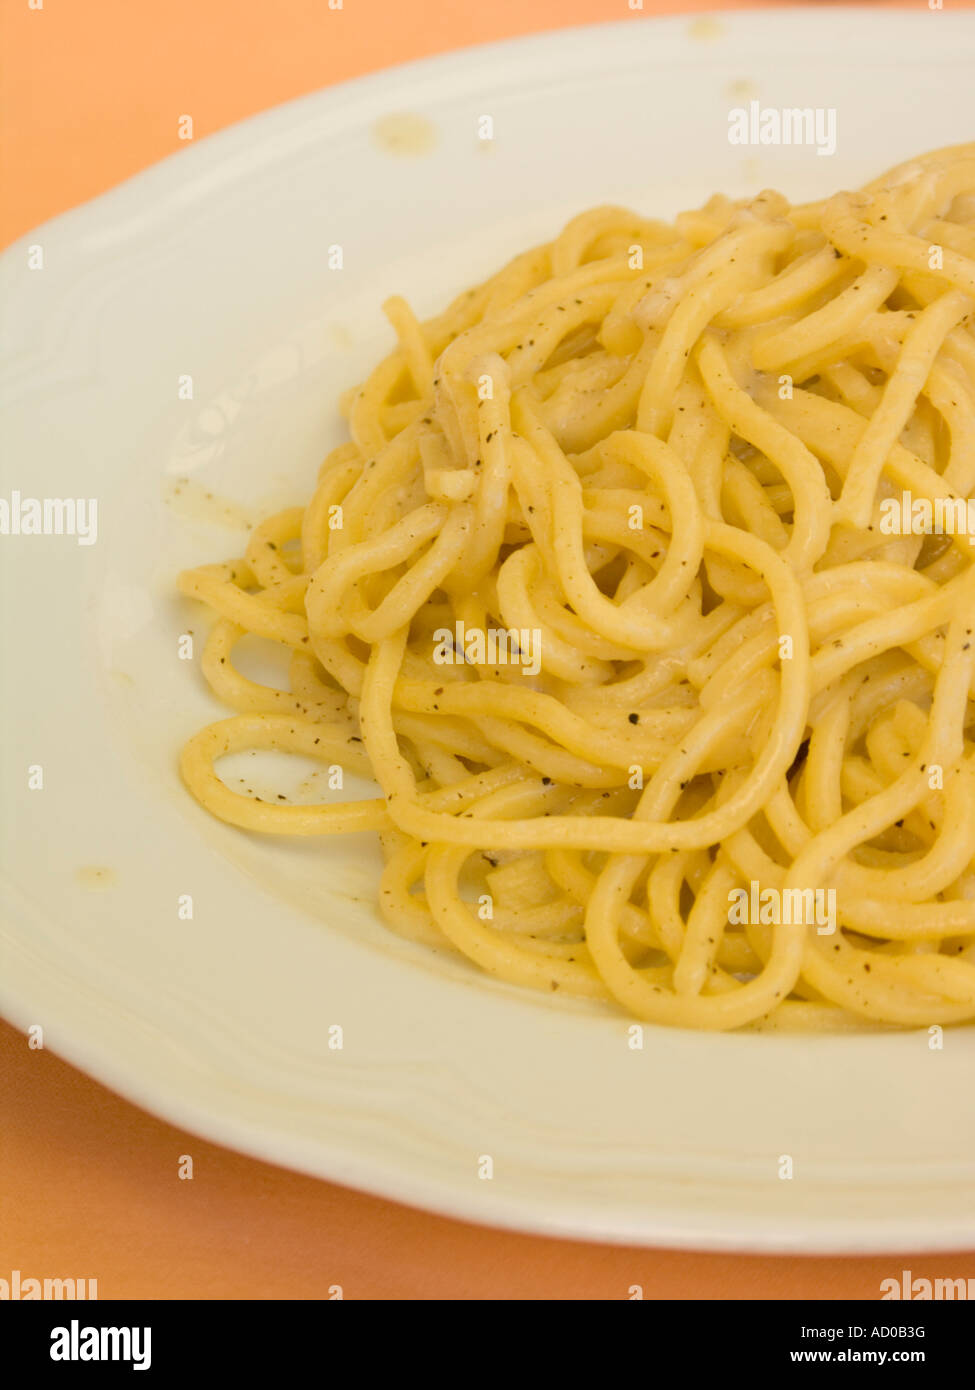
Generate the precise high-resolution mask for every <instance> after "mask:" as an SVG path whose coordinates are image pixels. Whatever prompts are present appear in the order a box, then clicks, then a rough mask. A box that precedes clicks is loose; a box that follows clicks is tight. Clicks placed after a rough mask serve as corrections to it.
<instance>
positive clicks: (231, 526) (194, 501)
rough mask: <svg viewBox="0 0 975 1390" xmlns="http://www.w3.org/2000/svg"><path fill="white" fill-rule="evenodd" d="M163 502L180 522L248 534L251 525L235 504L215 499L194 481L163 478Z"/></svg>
mask: <svg viewBox="0 0 975 1390" xmlns="http://www.w3.org/2000/svg"><path fill="white" fill-rule="evenodd" d="M163 501H164V502H166V503H167V504H168V505H169V506H170V507H171V508H172V510H173V511H174V512H175V513H176V515H177V516H178V517H180V519H181V520H183V521H202V522H204V523H205V524H207V525H209V526H225V527H227V529H228V530H231V531H249V530H250V529H251V527H252V526H253V524H254V523H253V521H252V520H251V519H250V517H249V516H248V515H247V513H246V512H245V511H244V509H243V508H242V507H239V506H238V505H237V503H236V502H231V501H230V500H229V498H226V497H218V496H217V494H216V493H215V492H210V490H209V489H208V488H205V487H204V486H203V484H202V483H198V482H197V481H196V479H195V478H165V479H164V480H163Z"/></svg>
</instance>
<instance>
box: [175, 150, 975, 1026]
mask: <svg viewBox="0 0 975 1390" xmlns="http://www.w3.org/2000/svg"><path fill="white" fill-rule="evenodd" d="M384 307H385V311H386V314H387V316H388V318H389V319H390V321H391V323H392V326H393V328H394V330H395V332H396V336H397V340H398V342H397V346H396V348H395V350H394V351H393V352H392V353H391V354H390V355H389V356H388V357H387V358H386V359H385V361H383V362H382V363H381V364H380V365H379V366H378V367H377V368H376V369H375V371H374V372H373V373H372V375H371V376H370V377H369V378H368V380H367V381H366V382H365V383H364V385H362V387H361V388H360V389H357V390H355V391H354V392H350V393H348V395H347V396H346V397H345V398H344V402H343V404H344V410H345V414H346V417H347V421H348V431H349V436H350V442H348V443H345V444H343V445H341V446H340V447H339V448H337V449H335V450H334V451H333V452H332V453H331V454H330V455H329V456H328V457H327V459H326V460H325V463H324V464H323V465H322V468H321V470H320V473H319V477H318V485H317V488H316V490H315V492H314V495H313V496H312V498H311V500H310V501H309V503H308V505H307V506H306V507H305V508H303V509H302V508H295V509H292V510H287V511H284V512H282V513H280V514H279V515H275V516H273V517H271V518H270V519H269V520H267V521H265V522H264V523H263V524H262V525H260V526H258V527H257V528H256V529H255V530H254V531H253V532H252V535H251V537H250V542H249V545H248V547H247V551H246V555H245V556H244V557H243V558H242V559H240V560H236V561H232V562H230V563H226V564H215V565H207V566H204V567H202V568H200V569H196V570H193V571H191V572H188V573H186V574H184V575H183V576H182V578H181V587H182V590H183V592H184V593H185V594H187V595H191V596H193V597H195V598H197V599H200V600H202V601H204V602H205V603H206V604H208V605H210V607H211V608H212V609H214V610H215V611H216V614H217V615H218V620H217V621H216V624H215V626H214V628H213V630H212V634H211V635H210V637H209V640H208V643H207V646H206V650H205V654H204V658H203V667H204V671H205V674H206V677H207V679H208V681H209V683H210V685H211V686H212V688H213V690H214V691H215V692H216V694H217V695H218V696H219V697H220V699H221V700H223V701H224V702H225V703H226V704H227V705H229V706H230V707H231V708H233V709H234V710H236V711H237V713H236V715H235V716H234V717H232V718H229V719H224V720H221V721H220V722H218V723H215V724H213V725H211V726H210V727H208V728H206V729H205V730H203V731H202V732H201V733H200V734H198V735H197V736H196V737H194V738H193V739H192V740H191V741H190V743H189V744H188V745H187V747H186V749H185V751H184V753H183V757H182V764H181V767H182V774H183V778H184V780H185V782H186V784H187V785H188V787H189V789H190V790H191V792H192V793H193V794H194V795H195V796H196V798H197V799H198V800H199V801H200V802H201V803H202V805H203V806H205V807H206V808H207V809H208V810H210V811H211V812H213V813H214V814H215V815H216V816H219V817H221V818H222V819H223V820H225V821H229V822H231V823H233V824H235V825H238V826H243V827H246V828H247V829H249V830H256V831H264V832H267V833H270V834H277V835H280V834H283V835H330V834H336V833H343V832H356V831H362V830H374V831H377V832H378V833H379V835H380V838H381V842H382V846H383V850H384V855H385V861H386V864H385V871H384V873H383V875H382V879H381V882H380V883H379V885H378V900H379V905H380V908H381V910H382V913H383V915H384V917H385V919H386V921H387V922H388V923H389V925H390V926H391V927H393V928H394V929H395V930H396V931H398V932H401V933H403V934H405V935H407V936H409V937H411V938H413V939H416V940H419V941H422V942H426V943H429V944H430V945H432V946H436V947H440V948H450V949H456V950H457V951H459V952H461V953H463V955H464V956H466V957H468V958H469V959H470V960H471V961H473V962H475V963H476V964H477V965H478V966H479V967H481V968H482V969H483V970H485V971H488V972H490V974H492V975H494V976H497V977H500V978H503V979H505V980H508V981H513V982H517V983H518V984H520V985H526V986H534V987H537V988H540V989H544V990H552V989H560V990H563V991H565V992H567V993H570V994H574V995H583V996H588V997H590V998H594V999H601V1000H611V1001H615V1002H616V1003H617V1004H618V1005H619V1006H621V1007H622V1009H623V1010H625V1011H626V1013H628V1014H629V1015H630V1016H633V1017H636V1018H639V1019H645V1020H649V1021H652V1022H655V1023H661V1024H669V1025H674V1026H678V1027H689V1028H708V1029H730V1028H737V1027H742V1026H747V1025H750V1026H758V1027H782V1026H785V1027H807V1028H826V1029H829V1028H841V1027H857V1026H860V1027H863V1026H866V1027H871V1026H873V1027H875V1026H877V1025H878V1024H888V1025H901V1026H914V1027H927V1026H931V1025H934V1024H949V1023H958V1022H962V1021H965V1020H970V1019H973V1018H975V544H973V543H972V540H971V539H970V536H969V534H967V533H966V531H965V530H964V529H959V528H954V529H952V528H944V527H943V528H942V529H941V530H940V531H939V530H938V529H937V528H936V527H935V526H934V524H933V523H932V524H931V525H925V524H924V518H925V517H935V516H937V517H945V516H948V517H956V518H957V517H962V516H963V515H964V514H965V512H966V499H968V498H970V497H971V496H972V495H973V493H975V334H973V317H972V316H973V313H975V145H969V146H962V147H956V148H953V149H949V150H943V151H938V152H936V153H933V154H930V155H927V156H924V157H922V158H918V159H916V160H913V161H911V162H910V163H907V164H905V165H903V166H901V167H899V168H897V169H895V170H893V171H891V172H890V173H888V174H886V175H884V176H883V177H882V178H880V179H878V180H877V181H876V182H874V183H872V184H870V185H868V186H867V187H866V188H865V189H864V190H863V191H862V192H859V193H839V194H837V195H836V196H835V197H832V198H830V199H828V200H826V201H824V202H820V203H815V204H810V205H803V206H791V205H790V204H789V203H788V202H787V201H786V200H785V199H784V198H783V197H782V196H781V195H779V194H778V193H774V192H765V193H762V194H761V195H760V196H758V197H756V198H754V199H752V200H750V201H738V202H734V201H730V200H728V199H727V198H725V197H721V196H716V197H714V198H712V199H711V200H710V201H709V202H708V203H707V204H706V205H705V206H704V207H703V208H701V209H700V210H699V211H695V212H688V213H684V214H681V215H680V216H678V217H677V219H676V220H675V222H674V223H673V225H664V224H662V223H658V222H653V221H647V220H645V219H643V218H641V217H639V216H637V215H635V214H634V213H632V212H629V211H626V210H624V209H621V208H617V207H600V208H597V209H595V210H594V211H591V212H587V213H585V214H583V215H582V216H580V217H577V218H576V219H575V220H573V221H572V222H570V223H569V225H568V226H567V227H566V228H565V230H564V231H563V232H562V233H561V234H560V235H559V236H558V237H557V239H556V240H555V241H553V242H552V243H551V244H550V245H545V246H540V247H537V248H535V249H532V250H530V251H527V252H526V253H525V254H523V255H520V256H518V257H517V258H516V259H515V260H513V261H512V262H511V263H510V264H509V265H507V266H506V267H505V268H504V269H503V270H501V271H500V272H499V273H498V274H497V275H495V276H494V277H493V278H492V279H490V280H488V281H486V282H485V283H484V284H481V285H478V286H477V287H476V288H474V289H472V290H469V291H468V292H467V293H465V294H463V295H462V296H461V297H460V298H458V299H456V300H455V301H454V302H453V303H452V304H451V305H450V307H449V308H448V309H447V310H446V312H444V313H443V314H441V315H440V316H439V317H437V318H434V319H431V320H429V321H428V322H422V323H421V322H418V321H417V319H416V318H415V317H414V316H413V314H412V313H411V311H410V309H409V308H408V306H407V305H406V303H405V302H404V301H403V300H401V299H399V298H395V299H392V300H390V301H389V302H388V303H387V304H386V305H385V306H384ZM971 510H972V509H970V508H969V509H968V511H969V512H970V511H971ZM904 517H910V518H920V520H919V521H918V522H917V524H916V525H915V526H914V528H913V529H911V526H910V525H909V526H907V527H905V526H904V525H900V524H898V522H897V519H898V518H901V520H903V518H904ZM959 525H960V524H959ZM245 633H246V634H257V635H259V636H260V637H262V638H265V639H267V640H268V641H270V642H272V643H279V644H283V645H284V646H285V647H286V648H288V649H290V653H291V657H290V691H282V690H278V689H274V688H271V687H270V686H265V685H262V684H259V683H257V682H254V681H251V680H249V679H247V678H245V677H244V676H243V675H242V674H241V673H240V672H239V671H238V670H237V669H236V668H235V667H234V665H233V663H232V660H231V658H232V655H233V650H234V646H235V643H237V642H238V640H239V639H240V638H241V637H242V636H243V635H244V634H245ZM529 658H530V659H529ZM267 748H273V749H278V750H283V751H285V752H288V753H300V754H304V755H311V756H312V757H313V758H316V759H320V760H322V761H323V762H324V763H325V764H326V765H328V766H329V767H334V766H338V767H340V768H342V769H344V770H345V771H347V772H348V773H362V774H365V775H367V776H369V777H371V778H373V779H374V780H375V782H377V783H378V785H379V788H380V791H381V795H380V796H378V797H376V798H375V799H370V800H360V801H343V802H330V803H328V804H322V805H314V806H310V805H297V804H291V803H287V804H286V803H285V802H284V801H283V800H279V799H275V801H273V802H271V801H268V800H258V799H255V798H254V797H252V796H248V795H244V794H240V793H237V792H235V791H232V790H231V789H230V788H229V787H228V786H227V785H225V783H224V782H223V781H222V780H221V779H220V778H219V777H218V775H217V772H216V770H215V763H216V762H217V761H218V760H219V759H220V758H221V757H222V756H223V755H225V754H227V753H230V752H235V751H239V750H242V749H267ZM742 901H747V906H746V907H745V908H744V909H741V908H740V906H739V910H736V909H735V906H734V905H735V904H739V905H740V904H741V903H742ZM814 901H815V902H816V903H817V904H820V905H822V904H826V903H827V902H828V903H830V904H832V905H833V906H832V907H831V909H830V912H829V913H828V914H819V913H817V915H816V916H815V918H814V917H811V916H810V915H809V912H808V909H809V907H810V905H811V904H812V903H813V902H814ZM758 903H760V904H761V905H762V906H761V910H758V911H756V910H755V908H756V904H758ZM776 904H778V906H776ZM797 904H803V905H804V906H805V909H806V910H804V911H803V912H802V913H797V912H796V911H795V910H794V909H795V907H796V905H797ZM790 905H791V908H790ZM797 918H798V920H797Z"/></svg>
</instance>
